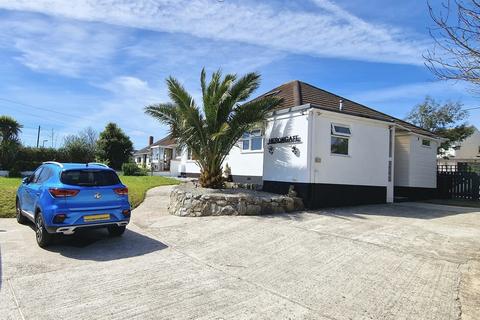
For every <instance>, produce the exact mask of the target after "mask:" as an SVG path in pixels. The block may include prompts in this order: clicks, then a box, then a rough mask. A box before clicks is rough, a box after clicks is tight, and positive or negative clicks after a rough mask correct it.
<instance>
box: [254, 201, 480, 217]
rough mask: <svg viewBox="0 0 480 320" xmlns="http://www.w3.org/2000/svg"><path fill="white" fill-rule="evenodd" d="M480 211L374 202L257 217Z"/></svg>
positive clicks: (436, 214)
mask: <svg viewBox="0 0 480 320" xmlns="http://www.w3.org/2000/svg"><path fill="white" fill-rule="evenodd" d="M472 212H480V208H467V207H454V206H445V205H440V204H429V203H424V202H408V203H405V204H401V203H395V204H374V205H360V206H348V207H336V208H320V209H317V210H311V209H310V210H308V209H307V210H304V211H298V212H292V213H281V214H269V215H258V216H256V217H257V218H260V219H265V218H266V219H268V218H280V219H284V220H292V221H304V220H306V219H308V218H307V217H306V216H305V215H304V214H305V213H308V214H313V215H319V216H328V217H334V218H338V219H343V220H350V219H368V216H386V217H401V218H411V219H426V220H428V219H437V218H442V217H446V216H451V215H457V214H464V213H472Z"/></svg>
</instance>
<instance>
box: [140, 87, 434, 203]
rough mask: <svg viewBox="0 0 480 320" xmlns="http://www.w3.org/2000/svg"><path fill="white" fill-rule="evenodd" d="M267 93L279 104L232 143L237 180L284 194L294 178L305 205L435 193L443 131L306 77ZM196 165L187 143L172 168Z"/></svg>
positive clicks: (194, 171) (189, 171)
mask: <svg viewBox="0 0 480 320" xmlns="http://www.w3.org/2000/svg"><path fill="white" fill-rule="evenodd" d="M265 95H272V96H277V97H280V98H282V99H283V100H282V104H281V105H280V106H279V107H278V108H277V109H276V110H275V111H273V112H272V114H271V115H270V116H269V118H268V120H267V121H266V123H265V124H264V125H263V126H260V127H259V128H257V129H255V130H252V131H250V132H246V133H245V134H244V136H243V137H242V139H240V140H239V141H238V143H237V144H236V146H235V147H234V148H233V149H232V150H231V151H230V154H229V155H228V157H227V159H226V161H225V163H228V165H229V167H230V168H231V173H232V178H233V180H234V181H237V182H242V183H245V182H246V183H256V184H261V185H263V189H264V190H265V191H270V192H275V193H281V194H285V193H287V192H288V191H289V189H290V187H291V186H293V187H294V190H295V191H296V192H297V193H298V195H299V196H301V197H302V198H303V200H304V202H305V205H306V206H307V207H308V208H318V207H325V206H340V205H356V204H370V203H386V202H393V200H394V197H409V198H412V199H420V198H428V197H431V196H433V195H434V193H435V190H436V168H437V167H436V154H437V147H438V145H439V143H440V138H439V137H437V136H435V135H434V134H433V133H431V132H429V131H427V130H424V129H422V128H419V127H417V126H414V125H412V124H410V123H408V122H405V121H403V120H399V119H396V118H394V117H391V116H389V115H387V114H385V113H382V112H379V111H376V110H374V109H371V108H369V107H366V106H364V105H361V104H359V103H356V102H353V101H351V100H348V99H346V98H343V97H340V96H338V95H335V94H333V93H330V92H328V91H325V90H322V89H320V88H317V87H314V86H312V85H310V84H307V83H304V82H301V81H292V82H288V83H285V84H283V85H281V86H279V87H277V88H275V89H272V90H270V91H269V92H267V93H265V94H264V95H263V96H265ZM172 147H173V146H172ZM150 148H152V147H150ZM173 148H174V147H173ZM142 150H144V149H142ZM174 150H175V149H174ZM141 155H142V154H141V153H139V156H138V158H139V159H140V158H141ZM199 172H200V170H199V168H198V166H197V164H196V162H195V160H194V159H192V158H191V156H190V155H189V152H188V151H184V152H178V153H176V154H175V155H174V156H173V159H172V160H171V161H170V174H172V175H182V176H198V174H199Z"/></svg>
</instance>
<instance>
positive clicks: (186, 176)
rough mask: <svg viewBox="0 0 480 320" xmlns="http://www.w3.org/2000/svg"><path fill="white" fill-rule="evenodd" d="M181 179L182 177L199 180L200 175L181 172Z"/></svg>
mask: <svg viewBox="0 0 480 320" xmlns="http://www.w3.org/2000/svg"><path fill="white" fill-rule="evenodd" d="M180 177H182V178H199V177H200V173H192V172H180Z"/></svg>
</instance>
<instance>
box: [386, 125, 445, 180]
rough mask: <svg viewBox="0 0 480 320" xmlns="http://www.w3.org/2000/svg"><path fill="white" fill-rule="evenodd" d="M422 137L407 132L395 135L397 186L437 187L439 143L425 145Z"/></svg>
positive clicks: (433, 141) (433, 142)
mask: <svg viewBox="0 0 480 320" xmlns="http://www.w3.org/2000/svg"><path fill="white" fill-rule="evenodd" d="M422 139H426V138H425V137H421V136H418V135H415V134H405V135H399V136H397V137H395V141H396V148H395V157H396V160H395V186H400V187H416V188H436V187H437V158H436V156H437V148H438V143H437V141H435V140H431V139H429V140H430V146H429V147H427V146H423V145H422Z"/></svg>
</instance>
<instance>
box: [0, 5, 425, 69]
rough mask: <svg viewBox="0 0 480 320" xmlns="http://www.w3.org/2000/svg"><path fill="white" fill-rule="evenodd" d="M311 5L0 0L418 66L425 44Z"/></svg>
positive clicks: (288, 48)
mask: <svg viewBox="0 0 480 320" xmlns="http://www.w3.org/2000/svg"><path fill="white" fill-rule="evenodd" d="M314 2H315V4H316V5H317V9H318V10H313V11H308V12H307V11H302V10H293V9H291V8H290V9H278V8H274V7H272V6H269V5H265V4H252V3H249V4H245V3H238V2H232V1H229V2H227V1H225V2H218V1H214V0H183V1H172V0H137V1H128V0H102V1H100V0H95V1H94V0H77V1H74V2H72V1H61V0H3V1H2V2H1V3H0V8H4V9H12V10H24V11H33V12H40V13H44V14H50V15H54V16H60V17H66V18H73V19H78V20H83V21H97V22H104V23H109V24H115V25H121V26H128V27H134V28H140V29H148V30H154V31H162V32H170V33H186V34H190V35H193V36H196V37H201V38H207V39H214V40H223V41H236V42H243V43H247V44H251V45H258V46H263V47H268V48H271V49H273V50H277V51H278V50H280V51H286V52H294V53H303V54H309V55H313V56H324V57H339V58H346V59H356V60H362V61H376V62H392V63H406V64H421V63H422V59H421V53H422V52H423V48H424V47H425V45H426V44H425V40H421V39H415V38H418V37H417V36H415V35H411V34H410V35H406V34H402V33H401V31H400V30H398V29H395V28H392V27H389V26H383V25H376V24H371V23H368V22H366V21H363V20H361V19H360V18H358V17H356V16H354V15H352V14H351V13H349V12H346V11H345V10H343V9H342V8H340V7H339V6H337V5H335V4H334V3H333V2H331V1H327V0H314ZM412 38H413V40H412Z"/></svg>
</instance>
